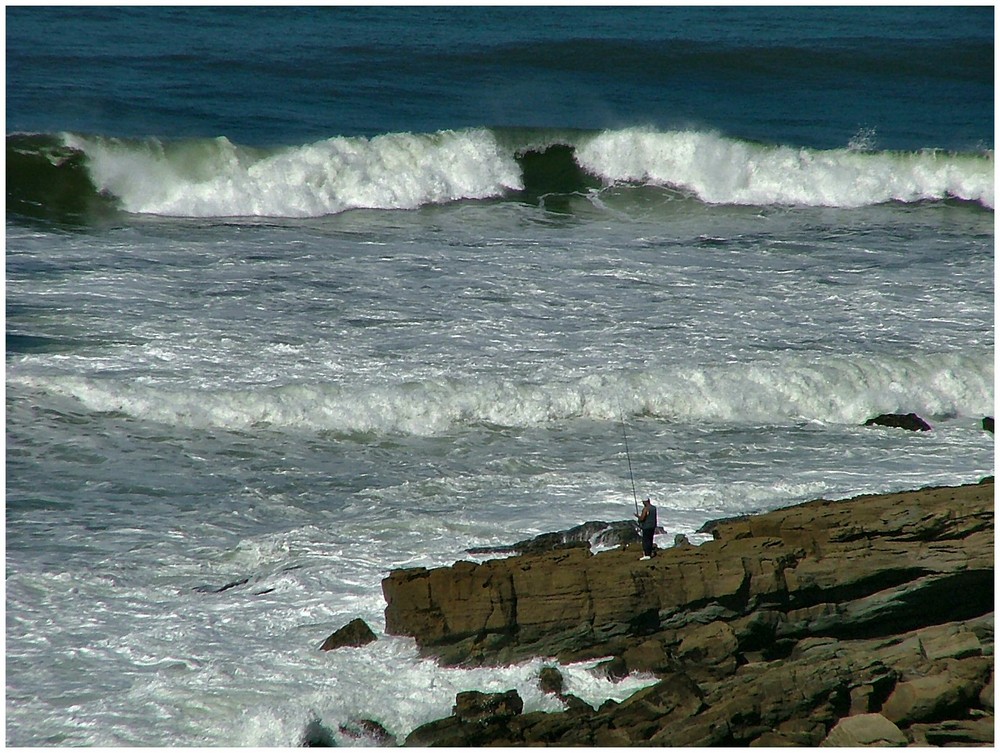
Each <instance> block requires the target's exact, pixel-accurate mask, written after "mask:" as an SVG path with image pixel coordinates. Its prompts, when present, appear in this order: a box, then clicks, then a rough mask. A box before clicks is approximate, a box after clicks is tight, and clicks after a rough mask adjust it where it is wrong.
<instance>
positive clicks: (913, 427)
mask: <svg viewBox="0 0 1000 753" xmlns="http://www.w3.org/2000/svg"><path fill="white" fill-rule="evenodd" d="M865 426H890V427H892V428H895V429H908V430H909V431H930V430H931V425H930V424H929V423H927V422H926V421H924V419H922V418H921V417H920V416H918V415H917V414H916V413H906V414H905V415H904V414H902V413H883V414H882V415H881V416H875V417H874V418H869V419H868V420H867V421H865Z"/></svg>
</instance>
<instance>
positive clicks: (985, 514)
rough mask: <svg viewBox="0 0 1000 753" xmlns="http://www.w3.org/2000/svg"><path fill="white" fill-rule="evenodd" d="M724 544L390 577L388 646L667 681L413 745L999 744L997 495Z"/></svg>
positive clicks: (963, 496)
mask: <svg viewBox="0 0 1000 753" xmlns="http://www.w3.org/2000/svg"><path fill="white" fill-rule="evenodd" d="M711 530H712V533H713V535H714V540H713V541H711V542H708V543H706V544H703V545H701V546H698V547H695V546H681V547H674V548H671V549H667V550H663V551H661V552H660V553H659V556H658V557H655V558H653V559H652V560H649V561H639V559H638V554H639V551H638V548H637V547H636V546H635V545H630V546H627V547H625V548H623V549H620V550H616V551H607V552H601V553H598V554H592V553H591V552H590V549H589V547H588V546H587V545H586V543H581V544H579V545H576V546H574V545H564V546H563V547H562V548H559V549H556V550H554V551H548V552H543V553H539V554H529V555H524V556H518V557H512V558H509V559H505V560H493V561H489V562H484V563H482V564H474V563H469V562H459V563H456V564H455V565H454V566H452V567H450V568H438V569H434V570H426V569H414V570H398V571H394V572H392V573H391V574H390V575H389V577H388V578H386V579H385V581H383V592H384V594H385V597H386V602H387V608H386V629H387V632H389V633H393V634H401V635H411V636H413V637H414V638H415V639H416V641H417V645H418V647H419V648H420V650H421V652H422V653H424V654H425V655H430V656H435V657H437V658H438V659H439V661H441V662H443V663H446V664H459V665H484V664H503V663H509V662H513V661H519V660H523V659H526V658H528V657H532V656H545V657H553V658H555V659H557V660H559V661H563V662H569V661H577V660H583V659H590V658H594V659H596V658H599V657H608V656H610V657H612V658H611V660H610V661H609V662H605V664H604V669H603V671H606V672H607V673H608V674H609V676H614V675H615V674H623V673H626V672H637V671H638V672H649V673H653V674H654V675H655V676H656V677H657V678H658V681H657V682H656V683H655V684H652V685H651V686H649V687H647V688H645V689H643V690H641V691H639V692H638V693H636V694H635V695H633V696H632V697H631V698H629V699H627V700H626V701H624V702H623V703H621V704H615V703H613V702H608V703H606V704H604V705H603V706H602V707H601V708H600V709H596V710H595V709H591V708H590V707H588V706H586V705H585V704H582V703H574V704H572V705H570V704H567V710H566V711H564V712H561V713H555V714H552V713H547V714H543V713H541V712H532V713H528V714H524V713H514V714H509V715H507V716H505V717H504V718H503V720H502V723H501V722H499V721H498V722H497V723H495V724H492V723H490V722H489V721H488V720H487V721H484V720H483V719H478V720H476V721H474V722H473V721H470V720H469V719H468V718H463V717H461V716H460V715H457V714H456V715H453V716H452V717H449V718H448V719H447V720H441V721H440V722H435V723H432V725H430V726H429V727H427V726H425V727H422V728H420V729H418V730H415V731H414V733H413V734H412V735H411V738H412V739H408V740H407V744H419V745H431V744H448V745H484V744H491V745H493V744H500V745H504V744H507V745H522V744H554V745H598V746H603V745H616V746H617V745H698V746H702V745H750V744H752V745H768V746H770V745H809V746H815V745H819V744H820V743H823V742H824V741H826V744H827V745H841V744H866V743H862V742H857V743H854V742H850V743H842V742H838V741H841V740H852V741H861V740H866V739H870V740H873V741H874V740H877V741H880V742H878V744H901V742H906V743H909V744H932V745H934V744H945V743H946V742H947V744H954V743H956V742H959V743H962V742H964V743H965V744H982V742H983V741H982V738H983V737H984V735H985V734H986V733H985V732H984V730H986V729H987V727H988V726H989V725H991V724H992V719H993V484H992V483H983V484H979V485H969V486H964V487H942V488H930V489H924V490H920V491H917V492H906V493H899V494H889V495H880V496H864V497H858V498H855V499H852V500H843V501H835V502H831V501H827V500H817V501H815V502H810V503H806V504H803V505H798V506H795V507H790V508H787V509H784V510H777V511H774V512H770V513H766V514H763V515H757V516H752V517H746V518H739V519H733V520H726V521H716V522H714V523H713V524H712V525H711ZM508 701H509V699H508ZM514 706H516V704H511V703H507V705H506V708H508V709H510V708H513V707H514ZM873 716H878V717H879V718H878V719H875V718H860V719H859V720H856V721H849V722H846V721H844V720H845V719H852V718H854V717H873ZM487 728H488V732H484V730H487ZM894 730H897V731H898V732H899V735H902V738H901V737H900V736H899V735H897V734H896V732H895V731H894ZM989 730H990V735H992V727H991V726H989ZM484 735H485V737H484ZM991 740H992V737H990V741H991ZM935 741H938V742H935Z"/></svg>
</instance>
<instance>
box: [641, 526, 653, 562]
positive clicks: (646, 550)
mask: <svg viewBox="0 0 1000 753" xmlns="http://www.w3.org/2000/svg"><path fill="white" fill-rule="evenodd" d="M642 553H643V556H645V557H652V556H653V529H652V528H650V529H643V531H642Z"/></svg>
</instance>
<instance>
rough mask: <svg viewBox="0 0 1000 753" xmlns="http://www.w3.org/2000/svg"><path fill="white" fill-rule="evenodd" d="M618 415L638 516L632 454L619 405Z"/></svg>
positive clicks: (623, 416)
mask: <svg viewBox="0 0 1000 753" xmlns="http://www.w3.org/2000/svg"><path fill="white" fill-rule="evenodd" d="M618 416H619V418H621V421H622V439H624V440H625V459H626V460H628V477H629V478H630V479H631V480H632V501H633V502H635V514H636V517H638V516H639V496H638V495H637V494H636V493H635V476H634V475H633V474H632V456H631V455H629V452H628V434H626V433H625V413H624V411H622V409H621V406H619V408H618Z"/></svg>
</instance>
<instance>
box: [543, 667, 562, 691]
mask: <svg viewBox="0 0 1000 753" xmlns="http://www.w3.org/2000/svg"><path fill="white" fill-rule="evenodd" d="M538 686H539V687H540V688H541V689H542V692H543V693H548V694H550V695H562V691H563V676H562V672H560V671H559V670H558V669H556V668H555V667H542V671H541V672H539V674H538Z"/></svg>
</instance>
